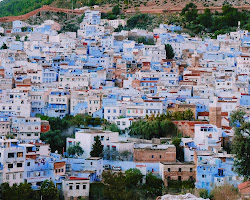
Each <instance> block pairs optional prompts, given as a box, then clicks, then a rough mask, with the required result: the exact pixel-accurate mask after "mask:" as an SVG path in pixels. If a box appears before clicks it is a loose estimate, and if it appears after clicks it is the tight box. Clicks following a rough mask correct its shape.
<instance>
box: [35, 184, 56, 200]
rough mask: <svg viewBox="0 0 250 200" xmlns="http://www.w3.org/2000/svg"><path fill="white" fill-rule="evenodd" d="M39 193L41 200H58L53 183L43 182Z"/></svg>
mask: <svg viewBox="0 0 250 200" xmlns="http://www.w3.org/2000/svg"><path fill="white" fill-rule="evenodd" d="M40 193H41V196H42V199H43V200H59V193H58V190H57V188H56V187H55V185H54V183H53V181H49V180H46V181H44V182H43V183H42V186H41V190H40Z"/></svg>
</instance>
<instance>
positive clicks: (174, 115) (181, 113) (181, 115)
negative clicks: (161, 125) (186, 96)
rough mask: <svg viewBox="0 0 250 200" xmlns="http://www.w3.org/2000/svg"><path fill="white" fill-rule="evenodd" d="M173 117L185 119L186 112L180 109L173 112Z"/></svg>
mask: <svg viewBox="0 0 250 200" xmlns="http://www.w3.org/2000/svg"><path fill="white" fill-rule="evenodd" d="M173 118H174V119H175V120H183V119H184V113H183V112H180V111H176V112H174V113H173Z"/></svg>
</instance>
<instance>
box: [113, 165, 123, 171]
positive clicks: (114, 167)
mask: <svg viewBox="0 0 250 200" xmlns="http://www.w3.org/2000/svg"><path fill="white" fill-rule="evenodd" d="M112 169H113V170H114V171H122V168H121V166H113V168H112Z"/></svg>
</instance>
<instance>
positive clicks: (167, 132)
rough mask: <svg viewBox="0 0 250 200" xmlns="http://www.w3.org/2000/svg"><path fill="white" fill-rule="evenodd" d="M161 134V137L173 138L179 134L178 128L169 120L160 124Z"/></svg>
mask: <svg viewBox="0 0 250 200" xmlns="http://www.w3.org/2000/svg"><path fill="white" fill-rule="evenodd" d="M160 128H161V131H160V132H161V134H160V137H166V136H167V137H173V136H176V134H177V129H176V126H175V124H174V123H173V122H171V121H170V120H168V119H165V120H163V121H161V122H160Z"/></svg>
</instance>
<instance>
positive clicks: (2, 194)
mask: <svg viewBox="0 0 250 200" xmlns="http://www.w3.org/2000/svg"><path fill="white" fill-rule="evenodd" d="M16 196H17V195H16V193H13V191H12V188H11V187H10V185H9V183H2V184H1V186H0V199H2V200H12V199H15V198H16Z"/></svg>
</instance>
